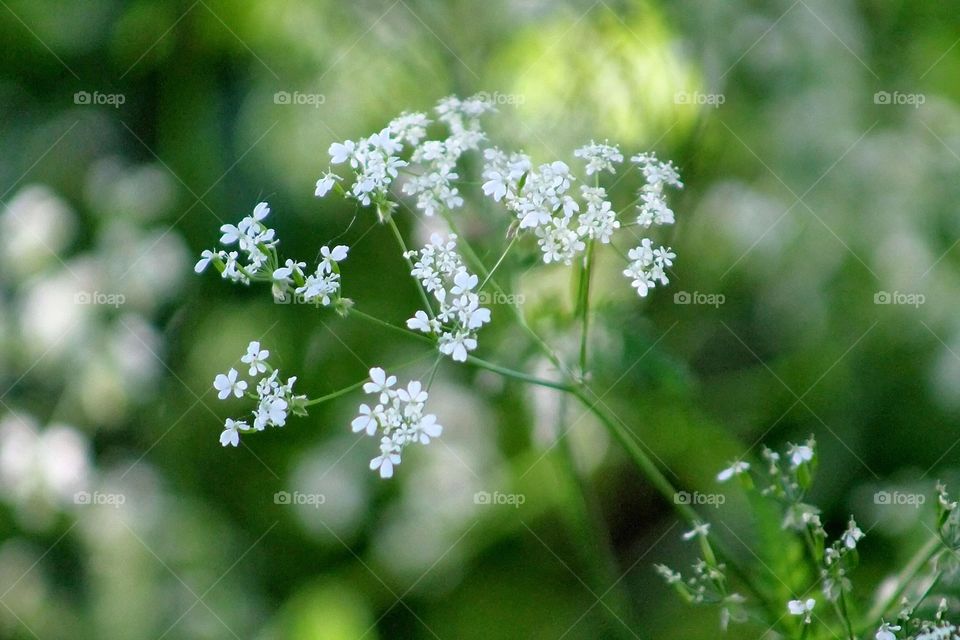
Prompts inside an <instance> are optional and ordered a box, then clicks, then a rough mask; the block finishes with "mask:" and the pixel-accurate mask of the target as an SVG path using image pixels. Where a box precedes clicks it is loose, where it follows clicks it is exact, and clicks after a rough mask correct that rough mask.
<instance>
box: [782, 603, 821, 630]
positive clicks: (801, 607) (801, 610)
mask: <svg viewBox="0 0 960 640" xmlns="http://www.w3.org/2000/svg"><path fill="white" fill-rule="evenodd" d="M816 604H817V601H816V600H814V599H813V598H808V599H807V600H806V601H804V600H791V601H790V602H788V603H787V611H789V612H790V615H793V616H804V619H803V622H804V624H810V617H811V614H812V612H813V607H814V605H816Z"/></svg>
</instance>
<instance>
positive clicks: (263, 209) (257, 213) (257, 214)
mask: <svg viewBox="0 0 960 640" xmlns="http://www.w3.org/2000/svg"><path fill="white" fill-rule="evenodd" d="M268 215H270V205H268V204H267V203H266V202H261V203H259V204H257V206H255V207H254V208H253V219H254V220H256V221H257V222H261V221H262V220H263V219H264V218H266V217H267V216H268Z"/></svg>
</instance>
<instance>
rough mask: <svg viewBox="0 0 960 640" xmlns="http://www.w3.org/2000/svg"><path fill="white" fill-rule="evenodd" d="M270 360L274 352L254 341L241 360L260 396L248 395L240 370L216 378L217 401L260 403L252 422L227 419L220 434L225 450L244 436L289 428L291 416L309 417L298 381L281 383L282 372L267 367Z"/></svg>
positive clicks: (257, 405)
mask: <svg viewBox="0 0 960 640" xmlns="http://www.w3.org/2000/svg"><path fill="white" fill-rule="evenodd" d="M269 357H270V352H269V351H267V350H266V349H261V348H260V343H259V342H256V341H254V342H251V343H250V344H249V345H248V346H247V353H246V354H245V355H244V356H243V357H241V358H240V361H241V362H243V363H244V364H246V365H248V366H249V369H248V370H247V373H248V374H249V376H250V377H251V378H253V384H254V385H255V386H254V388H255V389H256V394H254V393H251V392H248V391H247V389H248V388H249V387H250V384H249V383H248V382H247V381H246V380H242V379H240V377H239V376H240V375H241V374H240V373H238V372H237V370H236V369H233V368H231V369H230V370H229V371H228V372H227V373H221V374H218V375H217V377H216V378H214V380H213V388H214V389H216V390H217V392H218V393H217V397H218V398H220V399H221V400H226V399H228V398H229V397H230V396H231V395H232V396H234V397H235V398H243V397H248V398H251V399H254V400H256V403H257V404H256V408H255V409H254V410H253V412H252V414H253V420H252V421H251V422H247V421H246V420H234V419H232V418H227V421H226V424H225V425H224V427H223V433H221V434H220V444H221V445H223V446H224V447H226V446H233V447H236V446H237V445H239V444H240V434H241V433H245V432H251V431H263V430H264V429H266V428H267V427H282V426H284V425H286V424H287V416H288V415H289V414H291V413H293V414H296V415H306V409H305V407H304V402H306V400H307V398H306V396H302V395H296V394H294V392H293V385H294V383H295V382H296V381H297V378H296V377H291V378H287V381H286V382H285V383H281V382H280V370H279V369H272V368H271V367H270V365H269V364H268V363H267V358H269ZM258 377H259V378H258Z"/></svg>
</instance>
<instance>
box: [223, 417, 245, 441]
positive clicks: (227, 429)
mask: <svg viewBox="0 0 960 640" xmlns="http://www.w3.org/2000/svg"><path fill="white" fill-rule="evenodd" d="M249 428H250V425H248V424H247V423H246V422H242V421H239V420H233V419H231V418H227V421H226V424H224V427H223V433H221V434H220V445H221V446H224V447H226V446H231V447H236V446H238V445H239V444H240V431H246V430H248V429H249Z"/></svg>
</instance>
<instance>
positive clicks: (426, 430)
mask: <svg viewBox="0 0 960 640" xmlns="http://www.w3.org/2000/svg"><path fill="white" fill-rule="evenodd" d="M417 431H418V432H419V440H420V444H430V438H439V437H440V435H441V434H442V433H443V426H442V425H440V424H439V423H437V416H435V415H433V414H432V413H431V414H427V415H425V416H423V418H421V419H420V422H419V423H417Z"/></svg>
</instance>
